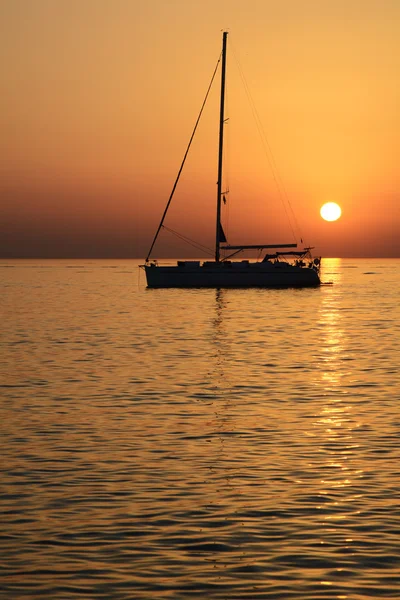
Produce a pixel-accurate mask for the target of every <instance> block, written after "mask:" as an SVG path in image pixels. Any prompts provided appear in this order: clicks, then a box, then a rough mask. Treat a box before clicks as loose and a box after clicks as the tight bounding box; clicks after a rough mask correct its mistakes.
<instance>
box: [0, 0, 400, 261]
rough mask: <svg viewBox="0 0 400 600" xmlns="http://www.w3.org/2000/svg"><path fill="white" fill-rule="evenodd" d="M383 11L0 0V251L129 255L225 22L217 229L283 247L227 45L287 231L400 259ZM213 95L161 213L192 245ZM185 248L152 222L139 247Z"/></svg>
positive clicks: (390, 44)
mask: <svg viewBox="0 0 400 600" xmlns="http://www.w3.org/2000/svg"><path fill="white" fill-rule="evenodd" d="M399 22H400V2H399V1H398V0H360V1H356V0H347V1H344V0H335V1H333V0H279V1H278V0H273V1H272V0H271V1H268V0H248V1H247V2H243V1H242V0H224V1H221V0H191V1H190V2H188V0H169V1H168V2H167V1H165V0H146V2H138V1H136V0H113V1H112V2H111V1H110V0H57V1H54V0H35V1H29V0H2V2H1V5H0V46H1V53H0V55H1V59H0V60H1V61H2V65H1V71H2V86H1V87H2V91H1V95H0V103H1V110H0V122H1V132H2V133H1V136H0V152H1V165H2V167H1V173H0V194H1V196H0V198H1V201H0V229H1V235H0V255H1V256H3V257H19V256H21V257H28V256H35V257H42V256H43V257H44V256H49V257H50V256H54V257H58V256H67V257H89V256H90V257H91V256H99V257H108V256H109V257H125V256H126V257H129V256H131V257H143V256H145V254H146V252H147V250H148V247H149V245H150V243H151V240H152V236H153V234H154V231H155V228H156V226H157V224H158V220H159V218H160V217H161V214H162V211H163V210H164V206H165V203H166V201H167V199H168V196H169V193H170V190H171V187H172V184H173V181H174V179H175V176H176V173H177V170H178V168H179V165H180V162H181V160H182V157H183V153H184V151H185V148H186V145H187V142H188V140H189V136H190V134H191V131H192V128H193V125H194V122H195V120H196V118H197V114H198V111H199V109H200V106H201V103H202V100H203V97H204V94H205V91H206V88H207V86H208V83H209V80H210V78H211V74H212V71H213V68H214V66H215V64H216V60H217V58H218V54H219V52H220V46H221V30H222V29H224V28H225V29H229V32H230V33H229V55H228V98H227V116H228V117H229V122H228V124H227V125H226V127H225V131H226V158H227V160H226V171H225V173H226V179H225V182H224V185H225V186H229V189H230V194H229V202H228V206H227V207H226V208H224V213H225V214H224V226H225V229H226V231H227V233H228V239H229V241H230V242H231V243H232V244H235V243H268V242H269V243H273V242H292V241H293V240H292V238H293V235H292V231H291V229H290V226H289V225H288V223H287V220H286V218H285V214H284V211H283V208H282V205H281V202H280V199H279V194H278V193H277V189H276V185H275V182H274V177H273V174H272V172H271V169H270V167H269V165H268V162H267V160H266V156H265V152H264V151H263V148H262V145H261V143H260V139H259V137H258V133H257V129H256V127H255V124H254V120H253V119H252V114H251V109H250V107H249V105H248V102H247V100H246V95H245V93H244V91H243V87H241V84H240V76H239V74H238V70H237V66H236V61H235V59H234V58H233V56H234V54H233V52H234V53H235V55H236V56H237V57H238V59H239V61H240V65H241V67H242V70H243V73H244V76H245V78H246V81H247V84H248V86H249V88H250V91H251V95H252V98H253V100H254V102H255V106H256V108H257V111H258V114H259V117H260V120H261V122H262V124H263V128H264V131H265V132H266V135H267V138H268V142H269V144H270V146H271V148H272V150H273V156H274V160H275V162H276V165H277V168H278V173H279V176H280V178H281V179H282V181H283V182H284V187H285V189H286V192H287V196H288V198H289V199H290V203H291V206H292V208H293V211H294V213H295V216H296V219H297V222H298V225H299V228H300V231H301V235H302V236H303V239H304V240H305V241H306V242H307V243H309V244H312V245H315V246H316V252H318V253H319V254H322V255H325V256H351V257H355V256H397V257H398V256H400V236H399V235H398V232H399V229H400V191H399V190H400V185H399V184H400V175H399V173H400V170H399V168H398V165H397V162H398V157H399V156H400V147H399V146H400V142H399V139H400V138H399V132H400V110H399V106H400V77H399V72H400V37H399V35H398V24H399ZM217 102H218V89H217V88H216V89H215V90H214V92H213V94H212V96H211V99H210V103H209V105H208V107H207V111H206V113H205V116H204V120H203V122H202V123H201V129H200V130H199V135H198V137H197V138H196V141H195V144H194V146H193V152H192V153H191V155H190V159H189V161H188V164H187V169H186V170H185V172H184V176H183V179H182V183H181V185H180V186H179V188H178V192H177V195H176V199H175V200H174V202H173V205H172V209H171V214H170V215H169V217H168V220H167V222H166V224H167V225H168V226H169V227H171V228H173V229H176V230H178V231H182V232H185V233H186V234H187V235H189V236H190V237H192V238H194V239H196V240H199V241H201V242H202V243H204V244H205V245H207V246H212V244H213V236H214V228H215V225H214V219H215V214H214V213H215V195H216V185H215V183H216V177H217V175H216V164H217V163H216V160H217V124H218V105H217ZM327 201H334V202H337V203H339V204H340V205H341V207H342V212H343V215H342V218H341V219H340V220H339V221H337V222H335V223H327V222H325V221H323V220H322V219H321V217H320V215H319V209H320V206H321V205H322V204H323V203H324V202H327ZM295 229H296V233H297V226H296V227H295ZM278 238H279V239H278ZM193 253H194V255H198V254H199V252H198V251H195V250H193V249H191V248H190V247H187V246H184V245H182V244H181V243H180V242H179V241H177V240H176V239H175V238H173V237H171V236H169V235H168V234H165V233H164V234H163V235H162V237H161V238H160V241H159V243H158V245H157V246H156V249H155V253H154V255H155V256H157V255H158V256H162V255H164V256H167V255H170V256H172V255H175V256H177V255H185V256H190V255H192V256H193Z"/></svg>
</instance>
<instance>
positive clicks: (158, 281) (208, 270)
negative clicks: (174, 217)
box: [144, 261, 320, 288]
mask: <svg viewBox="0 0 400 600" xmlns="http://www.w3.org/2000/svg"><path fill="white" fill-rule="evenodd" d="M144 269H145V271H146V279H147V286H148V287H150V288H203V287H204V288H218V287H231V288H233V287H235V288H240V287H243V288H250V287H263V288H289V287H316V286H318V285H320V279H319V276H318V272H317V270H316V269H314V268H312V267H310V268H308V267H298V266H295V265H291V264H288V263H284V262H279V263H262V262H260V263H251V262H247V261H246V262H237V263H236V262H232V263H228V262H220V263H212V262H209V263H204V264H203V265H201V264H200V263H198V262H197V261H193V262H192V261H187V262H181V263H178V265H176V266H161V265H155V264H151V265H145V267H144Z"/></svg>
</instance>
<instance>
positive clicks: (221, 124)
mask: <svg viewBox="0 0 400 600" xmlns="http://www.w3.org/2000/svg"><path fill="white" fill-rule="evenodd" d="M227 37H228V32H227V31H224V33H223V35H222V69H221V104H220V111H219V146H218V181H217V228H216V239H215V262H219V245H220V237H221V196H222V154H223V148H224V120H225V119H224V116H225V69H226V39H227Z"/></svg>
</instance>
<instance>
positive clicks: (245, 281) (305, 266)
mask: <svg viewBox="0 0 400 600" xmlns="http://www.w3.org/2000/svg"><path fill="white" fill-rule="evenodd" d="M227 36H228V32H226V31H224V32H223V36H222V54H221V94H220V106H219V115H220V116H219V146H218V180H217V202H216V204H217V207H216V208H217V210H216V237H215V258H214V260H205V261H200V260H178V261H177V263H176V264H175V265H162V264H160V263H159V262H158V261H157V260H152V259H150V255H151V253H152V250H153V247H154V244H155V242H156V240H157V237H158V234H159V232H160V230H161V229H162V228H163V226H164V220H165V217H166V214H167V211H168V208H169V205H170V203H171V200H172V196H173V193H174V191H175V188H176V185H177V183H178V180H179V175H180V172H181V171H182V168H183V165H184V162H185V159H186V155H187V153H188V150H189V148H190V144H191V141H192V139H193V135H194V133H195V131H196V128H197V124H198V122H199V119H200V116H201V112H200V115H199V118H198V120H197V123H196V127H195V130H194V132H193V134H192V138H191V140H190V142H189V146H188V149H187V151H186V154H185V158H184V160H183V163H182V165H181V169H180V171H179V173H178V177H177V180H176V181H175V185H174V187H173V190H172V192H171V196H170V198H169V200H168V203H167V206H166V209H165V210H164V214H163V216H162V219H161V222H160V224H159V226H158V229H157V232H156V234H155V236H154V239H153V243H152V244H151V247H150V250H149V252H148V255H147V258H146V261H145V264H144V265H141V266H142V267H143V268H144V270H145V272H146V279H147V286H148V287H149V288H224V287H227V288H228V287H229V288H232V287H237V288H249V287H262V288H291V287H297V288H298V287H315V286H318V285H320V283H321V282H320V278H319V270H320V262H321V260H320V258H313V257H312V255H311V248H303V249H299V250H297V244H296V243H283V244H252V245H230V244H228V243H227V240H226V237H225V234H224V231H223V228H222V224H221V203H222V202H223V201H224V194H223V191H222V174H223V160H222V157H223V145H224V123H225V78H226V47H227ZM206 98H207V96H206ZM203 107H204V104H203ZM245 250H253V251H254V250H258V251H259V252H264V251H267V252H266V253H265V254H264V256H263V258H262V259H261V260H257V261H251V260H232V259H233V258H234V257H235V256H237V255H238V254H239V253H240V252H242V251H245ZM271 250H274V252H271Z"/></svg>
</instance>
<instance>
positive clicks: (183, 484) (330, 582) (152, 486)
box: [0, 259, 400, 600]
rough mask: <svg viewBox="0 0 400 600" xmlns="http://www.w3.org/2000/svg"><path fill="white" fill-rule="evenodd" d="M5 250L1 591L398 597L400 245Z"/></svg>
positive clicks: (1, 273)
mask: <svg viewBox="0 0 400 600" xmlns="http://www.w3.org/2000/svg"><path fill="white" fill-rule="evenodd" d="M139 263H140V261H135V260H1V261H0V277H1V289H2V292H1V300H0V305H1V313H2V338H1V361H0V380H1V386H0V391H1V404H0V431H1V446H2V448H1V479H0V509H1V513H2V519H1V522H2V524H1V527H0V573H1V577H0V597H1V598H2V599H3V598H4V599H7V600H9V599H31V598H32V599H34V598H37V599H52V600H54V599H71V600H80V599H86V598H88V599H95V600H97V599H99V600H100V599H107V600H125V599H126V600H128V599H129V600H130V599H134V600H136V599H137V600H150V599H152V600H158V599H169V600H171V599H172V600H189V599H190V600H191V599H215V600H216V599H218V600H219V599H227V600H247V599H249V600H250V599H266V600H267V599H268V600H270V599H279V600H293V599H296V600H326V599H331V598H335V599H338V600H339V599H340V600H345V599H349V600H350V599H351V600H366V599H369V598H388V599H391V600H394V599H396V598H400V444H399V441H400V377H399V368H400V367H399V365H400V308H399V307H400V302H399V300H400V259H323V261H322V276H321V278H322V280H323V282H324V283H326V284H327V285H323V286H321V287H320V288H313V289H287V290H266V289H265V290H263V289H203V290H201V289H192V290H178V289H164V290H156V289H153V290H151V289H146V285H145V275H144V273H143V271H142V270H140V269H139V267H138V265H139Z"/></svg>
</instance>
